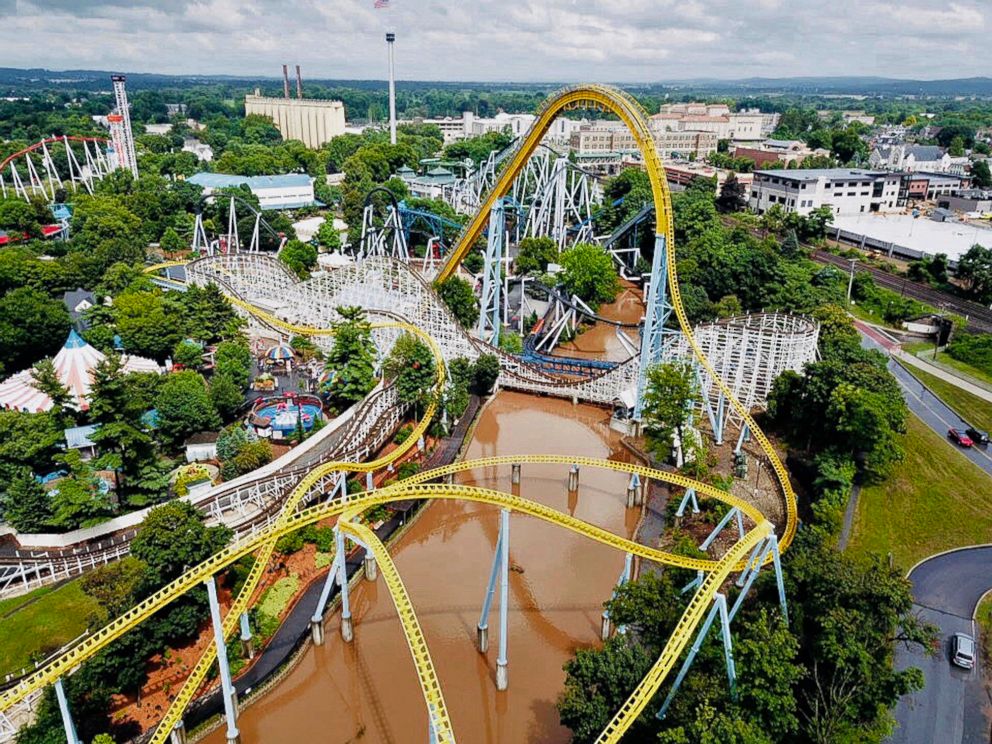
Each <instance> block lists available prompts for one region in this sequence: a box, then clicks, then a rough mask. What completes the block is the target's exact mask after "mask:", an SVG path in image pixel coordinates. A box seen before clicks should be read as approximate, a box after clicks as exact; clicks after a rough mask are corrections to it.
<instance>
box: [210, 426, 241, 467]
mask: <svg viewBox="0 0 992 744" xmlns="http://www.w3.org/2000/svg"><path fill="white" fill-rule="evenodd" d="M247 443H248V435H247V434H246V433H245V428H244V427H243V426H241V425H240V424H232V425H231V426H228V427H227V428H226V429H224V430H223V431H222V432H221V433H220V436H219V437H217V457H218V458H220V459H221V460H222V461H223V462H227V461H228V460H233V459H234V457H235V455H237V454H238V452H240V451H241V448H242V447H244V446H245V444H247Z"/></svg>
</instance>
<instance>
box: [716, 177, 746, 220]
mask: <svg viewBox="0 0 992 744" xmlns="http://www.w3.org/2000/svg"><path fill="white" fill-rule="evenodd" d="M746 206H747V192H746V191H745V190H744V186H743V185H742V184H741V182H740V181H738V180H737V176H736V175H735V174H734V173H731V174H730V175H729V176H727V180H726V181H724V182H723V186H721V187H720V196H718V197H717V199H716V208H717V210H718V211H720V212H722V213H724V214H729V213H732V212H740V211H741V210H743V209H744V208H745V207H746Z"/></svg>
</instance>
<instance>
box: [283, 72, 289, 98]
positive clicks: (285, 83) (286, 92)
mask: <svg viewBox="0 0 992 744" xmlns="http://www.w3.org/2000/svg"><path fill="white" fill-rule="evenodd" d="M282 94H283V97H285V98H289V65H283V66H282Z"/></svg>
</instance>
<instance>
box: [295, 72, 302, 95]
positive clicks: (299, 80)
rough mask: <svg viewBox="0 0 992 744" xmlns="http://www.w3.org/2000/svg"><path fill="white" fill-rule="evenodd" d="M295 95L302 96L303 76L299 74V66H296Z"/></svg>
mask: <svg viewBox="0 0 992 744" xmlns="http://www.w3.org/2000/svg"><path fill="white" fill-rule="evenodd" d="M296 97H297V98H303V76H302V75H301V74H300V66H299V65H297V66H296Z"/></svg>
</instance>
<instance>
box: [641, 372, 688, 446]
mask: <svg viewBox="0 0 992 744" xmlns="http://www.w3.org/2000/svg"><path fill="white" fill-rule="evenodd" d="M699 400H700V396H699V388H698V386H697V384H696V378H695V373H694V372H693V371H692V366H691V365H690V364H688V363H686V362H668V363H664V364H658V365H655V366H653V367H649V368H648V372H647V388H646V390H645V392H644V425H645V438H646V439H647V443H648V447H649V449H650V451H651V454H653V455H654V456H655V457H657V458H658V459H659V460H661V461H667V460H668V458H669V456H670V455H671V451H672V447H673V446H674V444H675V439H676V437H678V440H679V441H683V439H682V436H683V429H684V428H685V425H686V423H687V422H688V420H689V415H690V414H691V412H692V408H693V406H694V405H695V404H696V403H698V402H699Z"/></svg>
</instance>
